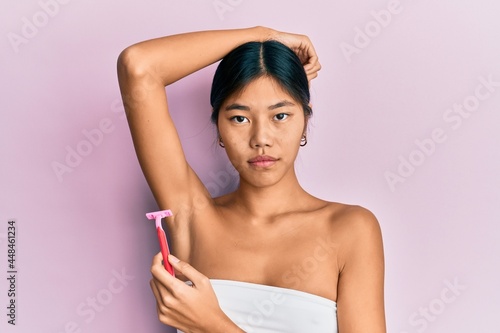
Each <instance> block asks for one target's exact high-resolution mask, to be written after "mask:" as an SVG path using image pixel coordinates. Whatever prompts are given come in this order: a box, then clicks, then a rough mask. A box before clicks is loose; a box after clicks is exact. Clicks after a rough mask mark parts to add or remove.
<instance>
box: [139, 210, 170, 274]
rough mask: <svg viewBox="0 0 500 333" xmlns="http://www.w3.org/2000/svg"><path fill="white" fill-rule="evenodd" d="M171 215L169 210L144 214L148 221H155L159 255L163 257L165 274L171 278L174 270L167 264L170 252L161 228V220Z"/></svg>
mask: <svg viewBox="0 0 500 333" xmlns="http://www.w3.org/2000/svg"><path fill="white" fill-rule="evenodd" d="M172 215H173V214H172V212H171V211H170V209H167V210H160V211H158V212H151V213H146V217H147V218H148V219H150V220H156V233H157V234H158V241H159V242H160V249H161V254H162V256H163V266H165V269H166V270H167V272H169V273H170V274H171V275H172V276H175V273H174V268H173V267H172V265H170V263H169V262H168V255H169V254H170V251H169V250H168V243H167V236H166V235H165V231H164V230H163V228H162V226H161V219H162V218H164V217H167V216H172Z"/></svg>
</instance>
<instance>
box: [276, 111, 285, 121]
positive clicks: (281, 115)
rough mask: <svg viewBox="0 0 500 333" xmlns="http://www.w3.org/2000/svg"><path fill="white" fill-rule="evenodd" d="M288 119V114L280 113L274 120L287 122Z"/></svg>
mask: <svg viewBox="0 0 500 333" xmlns="http://www.w3.org/2000/svg"><path fill="white" fill-rule="evenodd" d="M286 118H288V115H287V114H286V113H278V114H277V115H275V116H274V119H276V120H285V119H286Z"/></svg>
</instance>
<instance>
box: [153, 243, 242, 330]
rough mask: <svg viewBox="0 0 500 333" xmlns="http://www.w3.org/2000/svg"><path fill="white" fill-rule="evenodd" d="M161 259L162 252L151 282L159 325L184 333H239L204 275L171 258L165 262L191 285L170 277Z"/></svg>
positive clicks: (155, 258)
mask: <svg viewBox="0 0 500 333" xmlns="http://www.w3.org/2000/svg"><path fill="white" fill-rule="evenodd" d="M162 258H163V257H162V255H161V252H160V253H158V254H157V255H156V256H155V257H154V258H153V264H152V266H151V273H152V275H153V278H152V279H151V282H150V285H151V289H152V290H153V293H154V296H155V298H156V306H157V311H158V318H159V319H160V321H161V322H162V323H164V324H165V325H169V326H172V327H175V328H178V329H180V330H182V331H184V332H242V330H240V329H239V328H238V327H237V326H236V325H235V324H234V323H233V322H231V320H230V319H229V318H228V317H227V316H226V315H225V314H224V312H223V311H222V309H221V308H220V306H219V302H218V300H217V296H216V295H215V292H214V290H213V288H212V285H211V283H210V280H209V279H208V278H207V277H206V276H205V275H203V274H201V273H200V272H198V271H197V270H196V269H194V268H193V267H192V266H191V265H189V264H188V263H186V262H183V261H179V259H177V258H176V257H174V256H172V255H170V256H169V257H168V261H169V262H170V263H171V264H172V266H173V267H174V269H175V271H176V272H178V273H179V274H182V275H183V276H185V277H186V278H187V279H189V280H190V281H191V282H192V286H190V285H188V284H186V283H185V282H183V281H181V280H179V279H177V278H175V277H173V276H171V275H170V274H169V273H168V272H167V271H166V270H165V268H164V267H163V265H162Z"/></svg>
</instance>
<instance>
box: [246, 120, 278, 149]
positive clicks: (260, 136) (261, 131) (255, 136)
mask: <svg viewBox="0 0 500 333" xmlns="http://www.w3.org/2000/svg"><path fill="white" fill-rule="evenodd" d="M272 145H273V135H272V131H271V129H270V128H269V126H267V125H266V124H262V123H260V122H257V123H256V124H255V125H254V128H253V131H252V136H251V138H250V146H251V147H252V148H263V147H271V146H272Z"/></svg>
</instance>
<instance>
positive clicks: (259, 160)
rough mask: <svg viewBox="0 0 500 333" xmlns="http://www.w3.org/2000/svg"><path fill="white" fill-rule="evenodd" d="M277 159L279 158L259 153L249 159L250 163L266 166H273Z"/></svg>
mask: <svg viewBox="0 0 500 333" xmlns="http://www.w3.org/2000/svg"><path fill="white" fill-rule="evenodd" d="M277 160H278V159H276V158H274V157H271V156H267V155H259V156H256V157H254V158H252V159H250V160H248V163H250V164H251V165H253V166H256V167H261V168H266V167H270V166H272V165H273V164H274V163H276V161H277Z"/></svg>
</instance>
